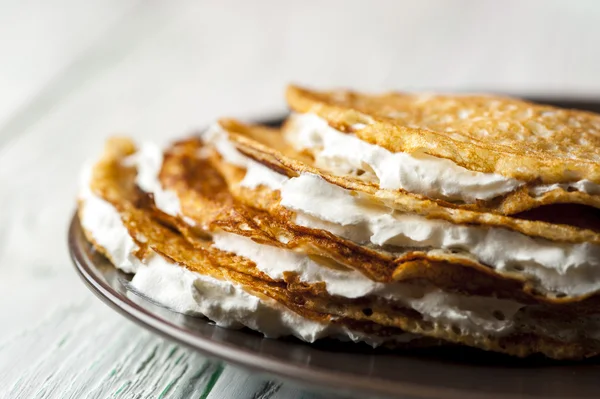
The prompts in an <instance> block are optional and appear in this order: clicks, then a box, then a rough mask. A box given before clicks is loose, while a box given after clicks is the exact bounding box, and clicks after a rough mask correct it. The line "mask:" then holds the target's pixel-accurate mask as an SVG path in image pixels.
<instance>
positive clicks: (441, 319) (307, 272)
mask: <svg viewBox="0 0 600 399" xmlns="http://www.w3.org/2000/svg"><path fill="white" fill-rule="evenodd" d="M213 240H214V244H213V246H214V247H216V248H218V249H220V250H222V251H226V252H231V253H233V254H236V255H238V256H243V257H245V258H247V259H250V260H251V261H253V262H254V263H255V265H256V267H257V268H258V269H259V270H260V271H262V272H263V273H265V274H266V275H268V276H269V277H271V278H272V279H283V277H284V273H286V272H288V273H289V272H293V273H296V274H297V275H298V277H299V278H300V281H302V282H305V283H319V282H324V283H325V288H326V290H327V292H328V293H329V294H330V295H336V296H341V297H345V298H360V297H365V296H370V295H372V296H378V297H383V298H385V299H388V300H391V301H394V302H396V303H400V304H402V305H404V306H406V307H408V308H411V309H414V310H416V311H417V312H419V313H420V314H421V315H422V317H423V319H425V320H429V321H432V322H436V323H440V324H442V325H449V326H455V327H458V328H459V329H460V330H461V331H464V332H469V333H471V334H476V335H479V334H492V335H502V334H506V333H508V332H510V331H511V330H512V329H513V327H514V323H513V318H514V316H515V314H516V313H517V312H518V311H519V310H520V309H521V308H522V307H523V306H524V305H523V304H521V303H518V302H516V301H512V300H506V299H498V298H493V297H479V296H466V295H460V294H453V293H449V292H444V291H442V290H440V289H438V288H435V287H423V286H416V285H413V284H405V283H388V284H383V283H377V282H374V281H372V280H370V279H369V278H367V277H366V276H364V275H363V274H361V273H360V272H358V271H356V270H352V269H346V270H341V269H333V268H330V267H328V266H327V265H325V264H321V263H319V262H318V260H316V259H314V258H311V257H310V256H308V255H305V254H302V253H296V252H293V251H291V250H287V249H282V248H277V247H274V246H270V245H263V244H258V243H256V242H254V241H252V239H250V238H247V237H243V236H239V235H236V234H232V233H226V232H218V233H215V234H214V235H213ZM498 314H501V315H502V316H501V318H500V319H499V318H498V317H496V316H495V315H498Z"/></svg>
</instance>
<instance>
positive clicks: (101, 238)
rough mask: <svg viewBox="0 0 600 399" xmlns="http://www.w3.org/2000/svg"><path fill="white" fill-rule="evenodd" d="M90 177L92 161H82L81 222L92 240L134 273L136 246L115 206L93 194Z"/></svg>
mask: <svg viewBox="0 0 600 399" xmlns="http://www.w3.org/2000/svg"><path fill="white" fill-rule="evenodd" d="M91 177H92V165H91V164H89V165H86V166H85V167H84V169H83V173H82V183H83V184H82V185H81V191H80V194H79V200H80V201H82V202H83V207H82V210H81V213H80V216H81V225H82V226H83V228H84V229H85V230H86V231H88V232H91V233H92V234H93V237H94V240H95V241H96V243H97V244H98V245H100V246H101V247H103V248H104V249H105V250H106V252H107V253H108V255H109V257H110V258H111V260H112V261H113V262H114V263H115V264H118V265H119V268H120V269H122V270H123V271H125V272H127V273H135V272H136V271H137V270H138V269H139V267H140V265H141V262H140V260H139V259H138V258H137V257H136V256H135V255H133V253H134V252H135V251H136V250H138V249H139V248H138V246H137V245H136V243H135V242H134V241H133V239H132V238H131V236H130V235H129V232H128V231H127V229H126V228H125V226H124V225H123V222H122V221H121V217H120V216H119V214H118V213H117V211H116V210H115V208H114V207H113V206H112V205H111V204H110V203H108V202H106V201H105V200H103V199H102V198H100V197H98V196H96V195H94V193H92V190H91V189H90V185H89V182H90V181H91Z"/></svg>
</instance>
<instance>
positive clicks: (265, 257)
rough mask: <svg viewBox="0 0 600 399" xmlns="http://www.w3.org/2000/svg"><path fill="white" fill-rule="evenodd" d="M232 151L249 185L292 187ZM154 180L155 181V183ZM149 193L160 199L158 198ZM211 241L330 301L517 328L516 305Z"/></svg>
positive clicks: (491, 329) (479, 327)
mask: <svg viewBox="0 0 600 399" xmlns="http://www.w3.org/2000/svg"><path fill="white" fill-rule="evenodd" d="M224 147H226V146H221V148H224ZM142 148H143V147H142ZM228 151H229V152H228V154H229V155H228V156H229V158H230V159H236V160H238V162H240V163H244V164H245V166H246V167H247V168H248V172H247V173H246V177H245V178H244V181H245V182H246V184H247V185H254V184H264V183H262V182H268V184H270V185H271V187H281V185H282V184H285V183H286V182H288V178H287V177H285V176H281V175H279V174H277V173H274V172H272V171H271V169H268V168H266V167H265V166H263V165H261V164H259V163H257V162H254V161H251V162H247V161H250V160H247V161H241V160H240V158H239V157H238V155H240V156H241V154H239V152H237V150H235V148H233V149H231V148H229V149H228ZM233 151H235V152H233ZM236 153H237V154H236ZM145 154H146V153H145V152H140V153H138V154H136V156H137V157H138V158H143V157H144V156H145ZM137 165H138V167H139V168H141V169H138V175H142V176H145V177H147V178H148V180H149V181H148V182H147V183H148V184H147V186H148V187H152V188H158V189H159V190H162V188H161V185H160V181H159V180H158V173H159V171H160V168H158V169H151V170H146V169H145V168H147V165H151V163H150V162H145V161H143V160H141V159H140V160H138V162H137ZM152 176H153V180H154V181H151V180H152ZM149 192H150V193H152V194H154V196H155V197H156V193H155V192H153V191H149ZM157 206H158V205H157ZM159 208H160V206H159ZM213 240H214V244H213V245H214V246H215V247H216V248H218V249H220V250H223V251H227V252H231V253H235V254H236V255H239V256H243V257H245V258H248V259H250V260H252V261H253V262H254V263H255V264H256V265H257V267H258V269H259V270H261V271H262V272H264V273H265V274H267V275H268V276H269V277H271V278H273V279H283V275H284V273H285V272H287V271H291V272H295V273H298V274H299V276H300V280H301V281H303V282H307V283H317V282H324V283H325V284H326V289H327V291H328V293H329V294H331V295H338V296H342V297H346V298H359V297H363V296H367V295H377V296H381V297H384V298H387V299H390V300H394V301H397V302H400V303H402V304H403V305H405V306H407V307H409V308H412V309H415V310H416V311H418V312H419V313H421V314H422V315H423V318H424V319H425V320H429V321H434V322H439V323H443V324H447V325H452V326H457V327H459V328H460V329H461V330H464V331H469V332H471V333H473V334H483V333H494V334H504V333H507V332H509V331H510V330H511V329H512V327H513V322H512V318H513V316H514V315H515V313H516V312H517V311H518V310H519V309H520V308H521V307H522V306H523V305H522V304H520V303H517V302H515V301H509V300H501V299H497V298H485V297H466V296H461V295H456V294H450V293H445V292H442V291H441V290H439V289H434V288H422V287H415V286H413V285H409V284H400V283H395V284H382V283H377V282H374V281H372V280H370V279H368V278H367V277H365V276H364V275H363V274H361V273H359V272H357V271H355V270H345V271H341V270H334V269H331V268H329V267H326V266H324V265H321V264H319V263H318V262H317V261H316V260H314V259H311V257H309V256H307V255H304V254H301V253H296V252H293V251H290V250H286V249H281V248H277V247H274V246H269V245H261V244H257V243H255V242H254V241H252V240H251V239H249V238H246V237H243V236H239V235H235V234H231V233H225V232H219V233H216V234H214V236H213ZM165 295H166V294H165ZM498 313H500V314H502V315H503V318H502V320H498V318H496V317H495V316H494V314H498Z"/></svg>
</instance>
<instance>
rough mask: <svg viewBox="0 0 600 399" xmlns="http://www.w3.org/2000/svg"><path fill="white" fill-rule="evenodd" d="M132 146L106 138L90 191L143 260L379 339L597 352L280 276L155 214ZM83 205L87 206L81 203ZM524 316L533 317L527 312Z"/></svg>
mask: <svg viewBox="0 0 600 399" xmlns="http://www.w3.org/2000/svg"><path fill="white" fill-rule="evenodd" d="M133 151H134V146H133V144H132V143H131V142H130V141H127V140H113V141H110V142H109V143H108V145H107V149H106V152H105V154H104V156H103V157H102V159H101V160H100V162H98V164H96V166H95V167H94V169H93V174H92V181H91V189H92V190H93V192H94V193H95V194H96V195H98V196H100V197H101V198H103V199H104V200H106V201H108V202H109V203H111V204H112V205H113V206H114V207H115V209H117V210H118V212H119V214H120V216H121V218H122V221H123V223H124V225H125V226H126V228H127V229H128V231H129V233H130V235H131V237H132V238H133V239H134V240H135V241H136V242H137V244H138V246H139V247H140V251H138V253H137V255H138V256H139V257H140V258H142V259H143V258H144V256H146V252H147V251H148V250H149V249H151V250H152V251H154V252H156V253H158V254H161V255H162V256H164V257H166V258H167V259H170V260H172V261H173V262H175V263H177V264H178V265H180V266H181V267H185V268H187V269H189V270H192V271H195V272H198V273H201V274H204V275H209V276H212V277H215V278H218V279H225V280H229V281H232V282H234V283H236V284H239V285H242V286H243V287H244V289H246V290H247V291H248V292H250V293H252V294H254V295H257V296H259V297H260V296H266V297H269V298H271V299H274V300H276V301H277V302H278V303H280V304H282V305H283V306H286V307H287V308H288V309H290V310H292V311H294V312H296V313H297V314H299V315H301V316H302V317H305V318H307V319H310V320H315V321H320V322H329V323H338V324H342V325H346V326H349V327H350V328H352V329H355V330H357V331H364V332H368V333H373V334H378V335H379V336H383V337H385V336H390V335H394V334H399V333H401V332H405V331H406V332H412V333H418V334H421V335H422V336H424V337H430V338H439V339H443V340H445V341H448V342H454V343H462V344H467V345H470V346H475V347H479V348H483V349H487V350H494V351H499V352H504V353H508V354H512V355H516V356H527V355H529V354H532V353H543V354H545V355H547V356H550V357H554V358H579V357H585V356H591V355H594V354H596V353H597V352H598V342H597V341H595V340H593V339H591V338H588V337H587V336H585V335H582V336H579V337H577V338H576V339H574V340H568V341H561V340H560V339H558V338H557V337H551V336H549V335H547V334H546V332H544V331H543V329H542V331H536V330H535V329H533V328H531V326H529V324H527V323H525V322H524V321H523V320H524V319H523V320H521V321H520V323H524V324H522V325H521V326H520V328H519V329H517V330H516V331H515V332H513V333H511V334H509V335H507V336H499V337H498V336H486V335H477V334H467V333H465V332H463V331H461V330H460V329H458V328H452V327H451V326H449V325H445V324H443V323H438V322H432V321H427V320H424V319H423V318H422V317H421V315H420V314H419V313H418V312H416V311H414V310H412V309H408V308H404V307H401V306H398V305H397V304H395V303H394V302H390V301H388V300H384V299H382V298H374V297H363V298H356V299H349V298H344V297H337V296H332V295H329V294H327V292H326V290H325V288H324V286H323V284H322V283H313V284H309V283H305V282H301V281H300V280H299V279H298V276H297V275H295V274H293V273H290V274H288V275H286V277H285V279H284V280H273V279H271V278H269V277H268V276H266V275H265V274H264V273H262V272H261V271H259V270H258V269H257V268H256V267H255V265H254V264H253V262H251V261H249V260H247V259H246V258H243V257H240V256H235V255H233V254H230V253H227V252H223V251H220V250H218V249H215V248H213V247H211V246H210V241H209V240H208V239H206V238H205V237H200V236H197V237H193V238H190V237H187V236H186V235H184V234H181V233H180V232H178V231H177V230H175V229H173V227H174V226H175V227H176V226H177V225H178V224H179V222H178V221H175V220H173V219H175V218H173V217H171V216H169V215H165V214H161V215H158V214H157V213H160V211H158V210H157V209H156V208H155V207H154V206H153V204H152V202H151V201H149V197H148V196H147V195H146V194H145V193H143V192H141V191H140V190H139V189H138V188H137V187H136V186H135V183H134V178H135V169H134V168H132V167H131V166H126V165H127V164H126V163H124V162H123V160H124V159H125V157H127V156H128V155H130V154H131V153H132V152H133ZM80 206H81V207H85V203H84V202H83V203H81V204H80ZM169 221H170V222H171V223H170V224H169ZM188 233H189V232H188ZM139 237H143V239H138V238H139ZM96 245H97V244H96ZM100 249H101V248H100ZM414 283H415V284H427V283H428V282H427V281H419V282H416V281H415V282H414ZM555 309H556V308H555V307H554V306H550V307H540V308H533V310H532V311H529V313H531V314H533V315H536V314H537V316H535V317H539V323H540V324H541V325H547V326H548V328H549V329H550V328H551V326H553V325H557V326H564V325H566V324H568V321H567V320H568V318H569V317H571V316H572V315H571V316H568V317H567V316H566V315H565V314H564V313H560V314H556V312H554V311H553V310H555ZM523 317H524V318H526V317H530V315H529V314H528V313H527V312H524V313H523ZM565 319H567V320H565ZM415 344H416V343H415Z"/></svg>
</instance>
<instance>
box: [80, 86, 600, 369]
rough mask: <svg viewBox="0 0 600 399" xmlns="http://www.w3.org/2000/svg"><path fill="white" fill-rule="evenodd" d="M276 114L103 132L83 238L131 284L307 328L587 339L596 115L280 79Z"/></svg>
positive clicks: (308, 335)
mask: <svg viewBox="0 0 600 399" xmlns="http://www.w3.org/2000/svg"><path fill="white" fill-rule="evenodd" d="M287 100H288V103H289V105H290V108H291V109H292V113H291V115H290V116H289V117H288V118H287V120H286V121H285V122H284V124H283V125H282V127H281V128H277V129H275V128H268V127H264V126H258V125H249V124H244V123H241V122H238V121H235V120H230V119H225V120H220V121H219V122H218V123H215V124H214V125H213V126H211V127H210V128H209V129H207V130H206V131H204V132H202V133H201V134H199V135H198V136H195V137H191V138H189V139H187V140H183V141H180V142H177V143H174V144H172V145H171V146H169V147H168V148H164V149H162V148H159V147H156V146H154V145H152V144H150V143H141V144H136V143H134V142H133V141H131V140H129V139H125V138H115V139H111V140H109V141H108V143H107V145H106V148H105V150H104V153H103V154H102V156H101V157H100V159H99V160H98V161H96V162H95V163H94V164H93V165H90V166H89V167H88V168H86V170H85V171H84V181H83V185H82V187H83V188H82V192H81V194H80V197H79V218H80V221H81V224H82V226H83V228H84V231H85V234H86V237H87V238H88V240H89V241H90V242H91V243H92V244H93V246H94V247H95V248H96V249H97V250H98V251H99V252H101V253H102V254H104V255H105V256H106V257H107V258H108V259H109V260H110V261H111V262H112V263H113V264H114V265H115V266H116V267H118V268H120V269H122V270H123V271H125V272H128V273H134V274H135V275H134V277H133V279H132V281H131V285H132V288H133V289H135V290H137V291H139V292H141V293H142V294H144V295H146V296H148V297H150V298H151V299H153V300H155V301H157V302H159V303H162V304H164V305H165V306H168V307H170V308H171V309H173V310H175V311H178V312H183V313H187V314H193V315H198V316H206V317H207V318H208V319H210V320H212V321H214V322H215V323H216V324H218V325H220V326H224V327H232V328H239V327H244V326H245V327H249V328H250V329H253V330H257V331H259V332H261V333H263V334H264V335H265V336H267V337H273V338H276V337H280V336H285V335H293V336H296V337H297V338H299V339H301V340H305V341H308V342H313V341H315V340H317V339H320V338H323V337H333V338H339V339H342V340H349V341H354V342H366V343H367V344H370V345H373V346H379V345H385V346H389V347H391V348H393V347H407V346H408V347H415V346H422V345H442V344H459V345H468V346H472V347H476V348H480V349H484V350H489V351H496V352H502V353H506V354H510V355H515V356H528V355H532V354H543V355H545V356H548V357H551V358H556V359H576V358H583V357H589V356H594V355H596V354H597V353H598V352H599V351H600V301H599V300H598V299H597V298H598V296H597V295H596V294H597V293H598V291H599V289H600V224H598V220H599V218H598V210H597V208H598V207H600V115H596V114H592V113H589V112H583V111H575V110H565V109H559V108H554V107H550V106H542V105H537V104H533V103H529V102H525V101H521V100H517V99H512V98H505V97H497V96H465V95H430V94H428V95H423V94H401V93H390V94H384V95H366V94H360V93H355V92H350V91H333V92H316V91H311V90H307V89H303V88H299V87H294V86H292V87H290V88H289V89H288V92H287Z"/></svg>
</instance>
